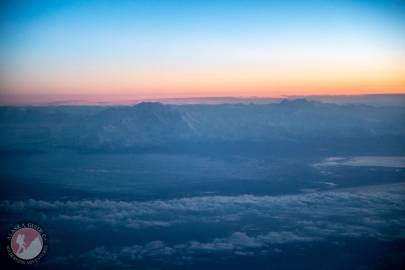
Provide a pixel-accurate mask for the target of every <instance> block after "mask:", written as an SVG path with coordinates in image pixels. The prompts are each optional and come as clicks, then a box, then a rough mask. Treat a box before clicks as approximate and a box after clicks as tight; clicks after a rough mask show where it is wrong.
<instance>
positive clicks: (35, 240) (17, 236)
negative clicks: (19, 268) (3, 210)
mask: <svg viewBox="0 0 405 270" xmlns="http://www.w3.org/2000/svg"><path fill="white" fill-rule="evenodd" d="M8 241H9V243H8V245H7V252H8V254H9V255H10V257H11V258H12V259H13V260H14V261H16V262H18V263H21V264H32V263H36V262H38V261H39V260H40V259H41V258H42V257H43V256H44V255H45V253H46V251H47V250H48V246H47V244H46V241H47V237H46V234H45V233H44V231H43V230H42V228H41V227H40V226H38V225H35V224H33V223H21V224H17V225H16V226H14V228H13V229H11V230H10V232H9V235H8Z"/></svg>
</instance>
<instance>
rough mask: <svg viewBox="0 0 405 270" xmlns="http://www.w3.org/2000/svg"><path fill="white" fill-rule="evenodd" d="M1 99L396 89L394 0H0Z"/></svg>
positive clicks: (398, 4) (402, 40)
mask: <svg viewBox="0 0 405 270" xmlns="http://www.w3.org/2000/svg"><path fill="white" fill-rule="evenodd" d="M0 16H1V18H0V101H1V103H13V102H14V103H15V102H17V103H18V102H24V103H28V104H29V103H35V102H40V101H44V102H45V101H55V100H80V99H81V98H87V99H94V100H103V101H108V100H110V101H111V100H116V101H122V100H125V99H131V98H135V99H142V98H145V99H146V98H172V97H204V96H210V97H212V96H237V97H252V96H255V97H279V96H286V95H353V94H369V93H405V75H404V74H405V27H404V26H405V1H394V0H391V1H390V0H388V1H371V0H369V1H366V0H364V1H362V0H359V1H344V0H342V1H256V0H252V1H238V0H234V1H221V0H219V1H211V0H205V1H192V0H189V1H169V0H168V1H157V0H149V1H143V0H133V1H125V0H121V1H104V0H98V1H65V0H60V1H30V0H26V1H19V0H15V1H2V4H1V6H0Z"/></svg>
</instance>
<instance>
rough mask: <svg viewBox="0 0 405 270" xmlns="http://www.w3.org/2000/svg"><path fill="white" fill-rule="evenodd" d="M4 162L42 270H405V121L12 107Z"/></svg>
mask: <svg viewBox="0 0 405 270" xmlns="http://www.w3.org/2000/svg"><path fill="white" fill-rule="evenodd" d="M0 160H1V163H0V166H1V167H0V195H1V197H0V199H1V200H0V222H1V227H0V230H1V233H2V235H3V236H5V234H6V233H7V230H8V228H10V227H11V226H12V225H13V224H15V223H17V222H20V221H31V222H34V223H37V224H40V225H41V226H42V227H43V228H44V229H45V230H46V232H47V233H48V237H49V251H48V254H47V255H46V257H45V258H44V259H43V260H42V261H41V263H39V264H37V265H33V266H32V268H37V269H72V268H74V269H127V268H128V269H404V268H405V259H404V258H405V257H404V252H405V107H404V106H399V105H398V106H372V105H365V104H359V103H353V104H346V103H344V104H335V103H321V102H317V101H307V100H305V99H297V100H284V101H281V102H276V103H271V104H253V103H252V104H246V103H244V104H242V103H233V104H211V105H207V104H205V105H204V104H189V105H175V104H172V105H164V104H161V103H153V102H152V103H140V104H137V105H134V106H116V107H102V106H83V107H80V106H76V107H75V106H72V107H69V106H60V107H57V106H55V107H52V106H50V107H1V108H0ZM3 238H4V237H3ZM2 256H3V257H2V259H1V260H2V262H4V263H5V265H6V266H7V269H12V268H15V267H16V265H15V264H13V262H11V261H10V260H9V259H8V257H7V256H6V255H5V254H3V255H2Z"/></svg>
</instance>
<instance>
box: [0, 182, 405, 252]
mask: <svg viewBox="0 0 405 270" xmlns="http://www.w3.org/2000/svg"><path fill="white" fill-rule="evenodd" d="M404 194H405V184H393V185H380V186H374V187H366V188H364V187H363V188H352V189H342V190H340V191H336V190H335V191H327V192H318V193H316V192H313V193H305V194H298V195H286V196H254V195H240V196H202V197H191V198H181V199H172V200H153V201H145V202H139V201H112V200H79V201H42V200H26V201H2V202H1V203H0V211H1V212H4V213H5V214H6V215H7V216H13V215H15V216H20V215H21V213H23V214H24V215H25V216H27V217H29V216H35V217H36V219H43V220H44V221H47V222H52V221H58V220H63V221H66V222H74V223H83V224H85V225H86V227H89V228H91V227H94V226H97V225H103V226H104V225H109V226H113V227H118V228H120V227H122V228H127V229H133V230H139V229H144V228H149V227H170V226H176V225H180V224H196V223H199V224H235V223H238V224H241V225H243V226H249V225H252V226H260V225H258V223H257V222H253V221H252V220H254V219H261V220H264V221H265V223H266V224H272V227H273V228H274V229H275V231H278V232H281V231H294V230H297V229H299V230H300V231H303V232H306V233H307V234H308V235H312V236H316V237H320V238H322V237H325V236H326V235H329V236H346V237H364V236H369V237H381V238H384V237H385V238H387V237H388V238H389V237H395V232H396V231H397V230H398V229H399V228H403V226H402V224H405V223H404V222H403V221H404V220H403V217H402V216H401V215H400V213H403V211H404V210H405V203H404V201H405V200H404V198H405V196H404ZM387 213H392V214H391V215H389V216H387ZM258 229H259V230H261V231H264V230H265V228H258ZM387 229H391V230H387ZM383 231H384V233H382V232H383ZM236 236H237V235H236ZM239 236H240V237H242V235H239ZM273 239H274V238H273ZM245 240H246V242H248V241H247V240H248V238H246V239H245ZM273 241H274V240H273ZM280 241H281V240H280ZM253 244H254V243H252V245H253ZM256 244H257V243H256Z"/></svg>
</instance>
